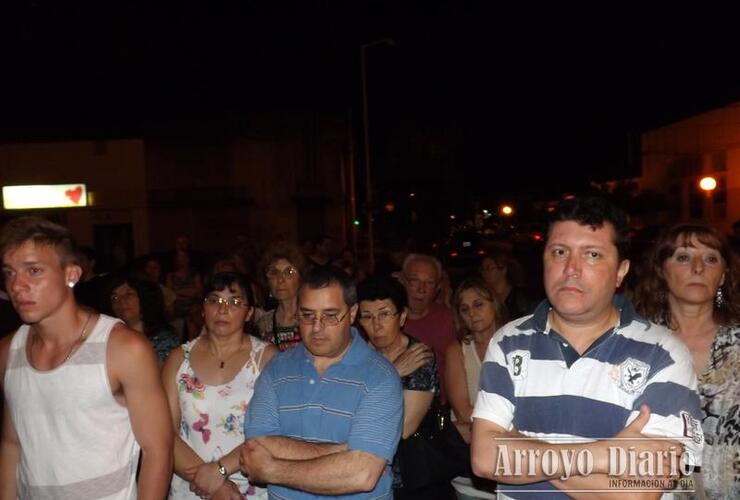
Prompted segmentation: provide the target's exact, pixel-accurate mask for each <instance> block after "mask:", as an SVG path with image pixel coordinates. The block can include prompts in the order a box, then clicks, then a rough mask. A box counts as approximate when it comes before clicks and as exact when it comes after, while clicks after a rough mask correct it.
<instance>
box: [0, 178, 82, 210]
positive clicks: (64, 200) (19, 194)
mask: <svg viewBox="0 0 740 500" xmlns="http://www.w3.org/2000/svg"><path fill="white" fill-rule="evenodd" d="M86 206H87V186H85V184H47V185H38V186H3V207H5V209H6V210H17V209H21V208H57V207H86Z"/></svg>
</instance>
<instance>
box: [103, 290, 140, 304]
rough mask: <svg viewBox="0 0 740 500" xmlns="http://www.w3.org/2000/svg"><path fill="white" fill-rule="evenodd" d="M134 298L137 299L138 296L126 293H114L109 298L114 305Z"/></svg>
mask: <svg viewBox="0 0 740 500" xmlns="http://www.w3.org/2000/svg"><path fill="white" fill-rule="evenodd" d="M134 297H136V298H138V297H139V295H138V294H137V293H136V292H126V293H122V294H121V295H118V294H115V293H114V294H113V295H111V296H110V301H111V302H113V303H114V304H115V303H116V302H121V301H122V300H131V299H132V298H134Z"/></svg>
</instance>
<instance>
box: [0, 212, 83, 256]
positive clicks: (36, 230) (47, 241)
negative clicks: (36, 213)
mask: <svg viewBox="0 0 740 500" xmlns="http://www.w3.org/2000/svg"><path fill="white" fill-rule="evenodd" d="M27 241H32V242H33V243H34V245H42V246H46V245H48V246H52V247H54V249H55V250H56V251H57V253H58V254H59V261H60V262H61V264H62V266H63V267H64V266H68V265H71V264H74V265H79V263H80V258H79V253H78V251H77V245H76V244H75V240H74V238H73V237H72V233H70V232H69V229H67V228H66V227H64V226H60V225H59V224H55V223H53V222H51V221H49V220H46V219H43V218H41V217H33V216H27V217H18V218H17V219H12V220H11V221H9V222H7V223H6V224H5V225H4V226H3V228H2V231H1V232H0V259H2V258H3V257H4V256H5V254H6V253H7V252H8V251H10V250H14V249H16V248H18V247H20V246H21V245H23V244H24V243H26V242H27Z"/></svg>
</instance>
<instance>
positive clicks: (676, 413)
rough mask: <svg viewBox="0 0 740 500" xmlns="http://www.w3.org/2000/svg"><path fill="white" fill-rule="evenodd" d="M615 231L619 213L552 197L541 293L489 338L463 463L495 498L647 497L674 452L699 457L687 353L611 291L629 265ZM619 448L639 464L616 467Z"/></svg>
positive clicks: (662, 482)
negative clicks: (487, 482) (531, 308)
mask: <svg viewBox="0 0 740 500" xmlns="http://www.w3.org/2000/svg"><path fill="white" fill-rule="evenodd" d="M627 233H628V225H627V219H626V216H625V215H624V213H622V212H621V211H619V210H618V209H616V208H615V207H614V206H612V205H611V204H609V203H608V202H606V201H605V200H604V199H601V198H595V197H586V198H583V199H574V200H570V201H566V202H563V203H561V204H560V206H559V207H558V209H557V211H556V212H555V213H554V214H553V219H552V221H551V223H550V227H549V229H548V237H547V243H546V246H545V252H544V256H543V263H544V282H545V291H546V293H547V300H545V301H543V302H542V303H541V304H540V306H539V307H538V308H537V309H536V311H535V313H534V314H533V315H531V316H526V317H524V318H519V319H518V320H514V321H512V322H510V323H509V324H507V325H505V326H504V327H503V328H501V330H499V331H498V332H497V333H496V335H495V336H494V337H493V339H491V343H490V344H489V347H488V351H487V353H486V358H485V361H484V363H483V366H482V369H481V378H480V392H479V394H478V398H477V400H476V405H475V410H474V412H473V419H474V421H473V439H472V449H471V451H472V463H473V470H474V471H475V472H476V474H478V475H480V476H484V477H489V478H494V479H496V480H497V481H498V482H499V490H498V491H499V495H500V497H503V498H528V497H529V495H533V494H537V493H539V494H540V495H541V494H543V493H544V494H546V495H547V498H556V497H557V498H560V497H562V498H566V497H568V496H569V497H573V498H591V497H592V496H593V495H594V493H596V492H599V493H600V494H602V495H603V494H608V493H613V494H616V495H617V496H618V495H619V493H622V494H623V490H625V489H628V490H631V497H630V498H637V497H646V498H656V497H659V496H660V495H661V490H662V489H664V488H668V489H670V488H671V487H673V484H671V482H670V481H668V480H667V478H669V477H673V476H672V474H671V472H672V471H671V467H672V466H674V465H675V462H674V463H672V462H671V460H674V461H675V460H676V459H677V458H678V457H679V456H680V454H681V452H683V451H684V449H685V451H686V456H685V457H684V459H686V460H688V462H689V463H690V464H692V465H700V463H701V451H702V445H703V439H702V435H701V426H700V425H699V418H700V415H701V413H700V408H699V398H698V395H697V394H696V377H695V375H694V370H693V368H692V361H691V356H690V354H689V352H688V350H687V349H686V347H685V346H684V345H683V344H681V342H679V341H678V340H677V339H676V338H675V337H673V336H672V335H671V334H670V332H669V331H668V330H666V329H665V328H663V327H659V326H655V325H651V324H650V323H649V322H647V321H645V320H644V319H642V318H640V317H638V316H637V314H636V313H635V310H634V309H633V307H632V305H631V304H630V303H629V301H628V300H627V299H625V298H624V297H622V296H619V295H616V296H615V290H616V289H617V288H619V286H620V285H621V283H622V281H623V280H624V278H625V276H626V275H627V271H628V270H629V261H628V260H627V259H626V252H627V243H628V239H627ZM648 436H650V438H648ZM614 437H616V438H618V440H614V439H610V438H614ZM654 437H663V438H668V439H654ZM512 438H513V439H512ZM527 438H529V439H527ZM630 450H631V451H632V452H634V456H635V457H636V458H637V459H638V460H639V461H640V462H641V463H643V464H644V466H643V467H636V468H635V467H631V466H630V467H628V466H627V465H630V464H625V460H623V458H624V457H625V456H628V455H626V453H628V452H629V451H630ZM672 452H673V453H672ZM623 453H624V454H623ZM574 457H579V458H582V459H583V460H584V462H582V463H580V464H577V463H576V460H575V458H574ZM617 458H618V459H621V460H617ZM589 459H590V460H591V463H590V466H589V463H587V462H585V460H589ZM517 460H519V462H518V463H519V465H518V466H517V462H516V461H517ZM569 460H570V462H569ZM648 466H650V467H648ZM674 469H675V467H674ZM687 484H688V483H687ZM620 490H621V491H620ZM564 491H567V495H566V494H564ZM607 496H608V495H607ZM619 498H622V497H619Z"/></svg>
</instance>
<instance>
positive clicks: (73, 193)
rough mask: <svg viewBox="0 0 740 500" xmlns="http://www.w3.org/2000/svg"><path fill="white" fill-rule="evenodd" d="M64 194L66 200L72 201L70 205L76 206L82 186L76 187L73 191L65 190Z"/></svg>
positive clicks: (80, 195)
mask: <svg viewBox="0 0 740 500" xmlns="http://www.w3.org/2000/svg"><path fill="white" fill-rule="evenodd" d="M64 194H66V195H67V198H69V199H70V200H72V203H74V204H75V205H77V204H78V203H79V202H80V198H81V197H82V186H77V187H76V188H74V189H67V190H66V191H65V192H64Z"/></svg>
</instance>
